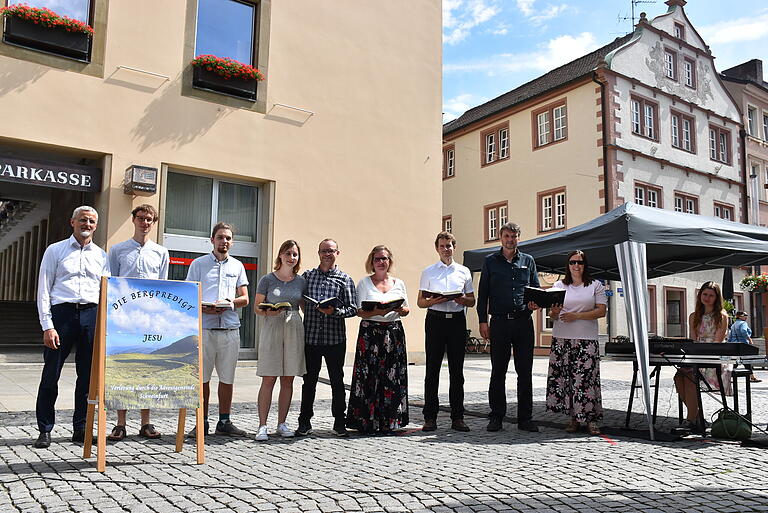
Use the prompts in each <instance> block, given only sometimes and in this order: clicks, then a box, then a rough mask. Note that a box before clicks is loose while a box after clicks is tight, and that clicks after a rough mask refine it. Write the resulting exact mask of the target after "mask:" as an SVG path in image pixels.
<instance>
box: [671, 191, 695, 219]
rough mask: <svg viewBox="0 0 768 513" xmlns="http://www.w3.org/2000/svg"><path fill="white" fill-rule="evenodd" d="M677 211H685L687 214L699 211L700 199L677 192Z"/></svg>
mask: <svg viewBox="0 0 768 513" xmlns="http://www.w3.org/2000/svg"><path fill="white" fill-rule="evenodd" d="M675 212H685V213H687V214H698V213H699V199H698V198H697V197H696V196H691V195H689V194H683V193H680V192H676V193H675Z"/></svg>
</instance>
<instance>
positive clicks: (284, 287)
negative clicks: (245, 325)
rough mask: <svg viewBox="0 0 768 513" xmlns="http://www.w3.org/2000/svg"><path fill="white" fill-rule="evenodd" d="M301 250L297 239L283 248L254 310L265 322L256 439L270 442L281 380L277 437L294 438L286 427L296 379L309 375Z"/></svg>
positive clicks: (261, 333) (262, 284)
mask: <svg viewBox="0 0 768 513" xmlns="http://www.w3.org/2000/svg"><path fill="white" fill-rule="evenodd" d="M300 266H301V249H300V248H299V244H298V243H297V242H296V241H294V240H287V241H285V242H283V243H282V244H281V245H280V250H279V252H278V255H277V258H276V259H275V265H274V267H273V269H274V272H271V273H269V274H267V275H265V276H263V277H262V278H261V279H260V280H259V284H258V285H257V286H256V296H255V297H254V304H255V305H256V308H255V309H254V310H255V312H256V314H257V315H259V316H262V317H263V318H264V319H263V320H262V323H261V329H260V330H259V361H258V366H257V368H256V374H257V375H259V376H261V378H262V379H261V388H259V398H258V404H259V432H258V434H257V435H256V440H260V441H261V440H268V439H269V434H268V433H267V417H268V416H269V409H270V406H271V403H272V390H273V389H274V387H275V383H276V382H277V378H278V377H279V378H280V395H279V396H278V400H277V434H278V435H280V436H282V437H286V438H287V437H292V436H293V435H294V430H293V429H290V428H289V427H288V425H287V424H286V417H287V416H288V409H289V408H290V406H291V397H292V395H293V378H294V377H295V376H303V375H304V374H305V373H306V372H307V369H306V365H305V362H304V324H303V323H302V321H301V316H300V315H299V306H300V305H301V304H302V303H303V299H302V298H303V295H304V294H306V289H307V284H306V281H305V280H304V278H303V277H301V276H299V275H298V272H299V268H300Z"/></svg>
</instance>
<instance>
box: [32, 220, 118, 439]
mask: <svg viewBox="0 0 768 513" xmlns="http://www.w3.org/2000/svg"><path fill="white" fill-rule="evenodd" d="M98 223H99V214H98V213H97V212H96V209H94V208H93V207H89V206H81V207H78V208H76V209H75V211H74V212H73V213H72V218H71V219H70V221H69V224H70V225H71V226H72V236H71V237H69V238H68V239H65V240H62V241H59V242H55V243H53V244H51V245H50V246H48V248H46V250H45V253H44V254H43V260H42V262H41V263H40V275H39V278H38V284H37V310H38V313H39V315H40V326H41V327H42V328H43V344H44V345H45V348H44V349H43V360H44V362H45V363H44V365H43V372H42V375H41V376H40V387H39V388H38V390H37V405H36V408H35V409H36V415H37V428H38V430H39V431H40V434H39V436H38V437H37V440H36V441H35V444H34V445H35V447H36V448H38V449H44V448H46V447H48V446H50V445H51V430H53V426H54V424H55V421H56V398H57V397H58V394H59V377H60V375H61V369H62V367H63V366H64V362H65V361H66V359H67V357H68V356H69V353H70V352H71V351H72V349H73V348H74V349H75V350H76V354H75V366H76V367H75V368H76V370H77V381H76V383H75V413H74V415H73V416H72V428H73V429H72V441H73V442H83V441H84V439H85V415H86V411H87V405H88V387H89V384H90V379H91V356H92V354H93V336H94V332H95V329H96V313H97V311H98V303H99V290H100V286H101V277H102V276H109V263H108V261H107V254H106V253H105V252H104V250H103V249H101V248H100V247H98V246H97V245H96V244H94V243H93V241H92V238H93V232H95V231H96V227H97V225H98Z"/></svg>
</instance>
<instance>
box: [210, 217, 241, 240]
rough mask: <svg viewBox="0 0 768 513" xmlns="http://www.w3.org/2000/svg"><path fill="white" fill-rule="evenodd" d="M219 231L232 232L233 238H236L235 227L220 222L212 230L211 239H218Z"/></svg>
mask: <svg viewBox="0 0 768 513" xmlns="http://www.w3.org/2000/svg"><path fill="white" fill-rule="evenodd" d="M219 230H229V231H230V232H232V236H233V237H234V236H235V227H234V226H232V225H231V224H229V223H223V222H221V221H219V222H218V223H216V224H215V225H214V226H213V229H212V230H211V238H212V239H213V238H214V237H216V232H218V231H219Z"/></svg>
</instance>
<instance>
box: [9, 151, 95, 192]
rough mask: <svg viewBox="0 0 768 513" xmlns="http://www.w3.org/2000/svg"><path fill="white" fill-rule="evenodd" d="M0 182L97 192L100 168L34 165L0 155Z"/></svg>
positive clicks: (60, 164)
mask: <svg viewBox="0 0 768 513" xmlns="http://www.w3.org/2000/svg"><path fill="white" fill-rule="evenodd" d="M0 181H3V182H13V183H20V184H29V185H40V186H43V187H54V188H57V189H69V190H73V191H85V192H99V191H100V190H101V169H99V168H97V167H90V166H80V165H77V164H64V163H58V162H45V161H35V162H33V161H29V160H20V159H16V158H10V157H4V156H2V155H0Z"/></svg>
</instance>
